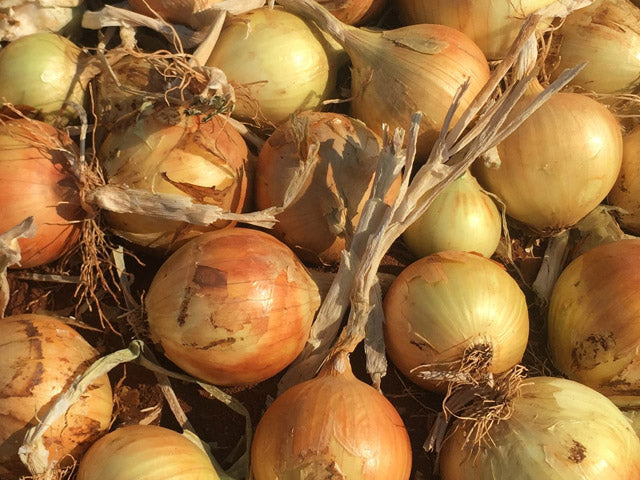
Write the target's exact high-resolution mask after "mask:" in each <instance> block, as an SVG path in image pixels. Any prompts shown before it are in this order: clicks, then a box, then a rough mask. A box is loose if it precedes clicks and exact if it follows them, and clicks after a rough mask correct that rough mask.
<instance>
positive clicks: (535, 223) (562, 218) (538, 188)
mask: <svg viewBox="0 0 640 480" xmlns="http://www.w3.org/2000/svg"><path fill="white" fill-rule="evenodd" d="M541 88H542V87H541V86H540V84H538V83H537V82H536V81H534V84H532V86H531V87H530V88H529V91H528V92H527V94H526V95H525V96H524V97H523V98H522V99H521V100H520V102H518V104H517V105H516V108H515V109H514V111H513V112H512V113H511V115H510V118H512V117H513V115H516V114H517V113H519V112H521V111H522V110H524V109H525V108H526V107H527V106H528V105H529V104H530V102H531V101H532V98H533V96H534V95H536V94H537V93H539V92H540V91H541ZM498 153H499V156H500V159H501V162H502V163H501V165H500V167H499V168H494V167H492V166H488V165H484V164H482V163H480V162H476V163H475V164H474V170H473V171H474V173H475V174H476V177H477V178H478V181H479V182H480V183H481V184H482V185H483V186H484V187H485V188H486V189H487V190H489V191H490V192H492V193H494V194H496V195H497V196H498V197H500V199H502V200H503V201H504V203H505V204H506V207H507V208H506V211H507V215H509V216H511V217H512V218H515V219H516V220H519V221H520V222H523V223H525V224H527V225H529V226H530V227H533V228H534V229H535V230H538V231H540V232H543V233H545V234H548V233H553V232H557V231H560V230H563V229H565V228H568V227H571V226H573V225H574V224H575V223H577V222H578V220H580V219H581V218H583V217H584V216H585V215H587V214H588V213H589V212H590V211H591V210H593V209H594V208H595V207H596V206H597V205H598V204H599V203H600V202H601V201H602V200H603V199H604V198H605V197H606V195H607V194H608V193H609V190H611V187H613V184H614V183H615V181H616V177H617V176H618V172H619V171H620V164H621V162H622V135H621V133H620V126H619V125H618V121H617V120H616V119H615V117H614V116H613V115H612V114H611V113H610V112H609V111H608V110H607V109H606V108H605V107H604V106H602V105H601V104H599V103H598V102H596V101H595V100H593V99H591V98H589V97H586V96H584V95H580V94H577V93H562V92H561V93H557V94H555V95H553V97H551V98H550V99H549V100H548V101H547V102H546V103H545V104H544V105H542V107H540V108H539V109H538V110H536V111H535V112H534V113H533V114H532V115H531V116H530V117H529V118H528V119H527V120H526V121H525V122H524V123H523V124H522V125H521V126H520V127H519V128H518V129H517V130H516V131H515V132H513V133H512V134H511V135H510V136H509V137H507V138H506V139H505V140H504V141H503V142H502V143H500V144H499V145H498Z"/></svg>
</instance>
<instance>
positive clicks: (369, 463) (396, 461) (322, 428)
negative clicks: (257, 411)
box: [251, 355, 412, 480]
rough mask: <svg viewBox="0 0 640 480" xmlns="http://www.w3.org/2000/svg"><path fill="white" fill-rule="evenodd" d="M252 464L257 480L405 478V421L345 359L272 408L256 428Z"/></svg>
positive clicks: (408, 456)
mask: <svg viewBox="0 0 640 480" xmlns="http://www.w3.org/2000/svg"><path fill="white" fill-rule="evenodd" d="M251 459H252V470H253V474H254V476H255V480H273V479H275V478H278V479H280V480H297V479H300V478H309V479H311V478H313V479H320V478H323V479H324V478H344V479H348V480H351V479H354V480H378V479H380V480H383V479H384V480H391V479H394V480H406V479H408V478H409V475H410V473H411V460H412V459H411V444H410V442H409V436H408V434H407V431H406V429H405V427H404V424H403V422H402V419H401V418H400V415H398V412H397V411H396V409H395V408H394V407H393V405H391V403H390V402H389V401H388V400H387V399H386V398H385V397H384V396H383V395H382V394H381V393H380V392H378V391H377V390H376V389H374V388H373V387H371V386H369V385H367V384H366V383H363V382H361V381H360V380H358V379H357V378H356V377H355V376H354V375H353V373H352V371H351V366H350V365H349V360H348V357H346V355H345V356H344V357H341V358H334V359H332V360H330V361H328V362H327V364H326V365H325V367H323V370H322V371H321V372H320V373H319V374H318V376H317V377H316V378H314V379H312V380H308V381H306V382H303V383H300V384H298V385H296V386H294V387H291V388H290V389H288V390H286V391H285V392H284V393H283V394H282V395H280V396H279V397H278V398H277V399H276V400H275V402H273V404H271V406H270V407H269V408H268V409H267V411H266V412H265V414H264V415H263V417H262V419H261V420H260V422H259V423H258V427H257V428H256V431H255V435H254V438H253V444H252V446H251ZM332 473H333V474H334V475H335V477H334V476H333V475H332ZM305 474H306V476H304V475H305Z"/></svg>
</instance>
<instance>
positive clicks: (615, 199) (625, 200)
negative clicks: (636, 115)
mask: <svg viewBox="0 0 640 480" xmlns="http://www.w3.org/2000/svg"><path fill="white" fill-rule="evenodd" d="M622 140H623V147H624V148H623V153H622V166H621V168H620V175H619V176H618V180H617V181H616V183H615V185H614V186H613V188H612V189H611V191H610V192H609V197H608V198H609V203H611V204H612V205H615V206H616V207H620V208H621V209H623V210H624V212H619V213H618V218H619V221H620V225H621V226H622V227H623V228H624V229H625V230H628V231H630V232H631V233H634V234H636V235H639V234H640V127H636V128H634V129H633V130H632V131H631V132H629V133H628V134H627V135H625V136H624V137H623V139H622Z"/></svg>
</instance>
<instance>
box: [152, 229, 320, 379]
mask: <svg viewBox="0 0 640 480" xmlns="http://www.w3.org/2000/svg"><path fill="white" fill-rule="evenodd" d="M319 306H320V295H319V293H318V287H317V285H316V284H315V283H314V281H313V280H312V279H311V277H310V276H309V273H308V272H307V271H306V269H305V267H304V266H303V265H302V263H301V262H300V261H299V260H298V259H297V258H296V257H295V255H294V254H293V252H292V251H291V250H290V249H289V248H288V247H287V246H286V245H284V244H283V243H282V242H280V241H279V240H277V239H276V238H274V237H272V236H271V235H269V234H266V233H264V232H261V231H258V230H252V229H246V228H231V229H226V230H221V231H217V232H210V233H205V234H203V235H201V236H200V237H198V238H196V239H194V240H191V241H190V242H188V243H187V244H186V245H184V246H183V247H182V248H180V249H179V250H177V251H176V252H175V253H174V254H173V255H172V256H171V257H169V259H168V260H167V261H166V262H165V263H164V264H163V265H162V266H161V267H160V269H159V270H158V273H157V274H156V276H155V277H154V279H153V281H152V283H151V287H150V288H149V291H148V294H147V297H146V311H147V316H148V321H149V326H150V329H151V334H152V336H153V338H154V340H155V341H156V342H157V343H159V344H160V345H161V346H162V348H163V349H164V352H165V354H166V356H167V357H168V358H169V359H171V360H172V361H173V362H174V363H175V364H176V365H178V366H179V367H180V368H182V369H183V370H184V371H186V372H187V373H189V374H191V375H193V376H195V377H197V378H199V379H202V380H204V381H206V382H209V383H213V384H217V385H247V384H254V383H257V382H260V381H262V380H265V379H267V378H269V377H271V376H273V375H275V374H276V373H278V372H280V371H281V370H283V369H284V368H285V367H286V366H287V365H289V364H290V363H291V362H292V361H293V360H294V359H295V358H296V357H297V356H298V354H299V353H300V352H301V351H302V348H303V347H304V344H305V342H306V341H307V338H308V336H309V330H310V328H311V323H312V321H313V318H314V316H315V313H316V311H317V309H318V307H319Z"/></svg>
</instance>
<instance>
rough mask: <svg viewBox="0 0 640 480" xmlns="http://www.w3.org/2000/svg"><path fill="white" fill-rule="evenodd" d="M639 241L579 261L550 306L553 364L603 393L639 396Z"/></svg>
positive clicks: (567, 271)
mask: <svg viewBox="0 0 640 480" xmlns="http://www.w3.org/2000/svg"><path fill="white" fill-rule="evenodd" d="M639 264H640V240H635V239H634V240H619V241H616V242H611V243H607V244H604V245H601V246H599V247H596V248H593V249H591V250H589V251H588V252H586V253H584V254H583V255H581V256H579V257H578V258H576V259H575V260H574V261H573V262H571V264H569V266H568V267H567V268H565V270H564V271H563V272H562V274H561V275H560V277H559V278H558V280H557V282H556V284H555V286H554V288H553V293H552V295H551V301H550V304H549V321H548V325H549V327H548V328H549V349H550V351H551V359H552V360H553V364H554V365H555V366H556V367H557V368H558V369H559V370H560V371H561V372H562V373H564V374H565V375H567V376H568V377H569V378H571V379H573V380H577V381H579V382H582V383H584V384H586V385H589V386H590V387H593V388H595V389H596V390H599V391H601V392H603V393H607V394H609V393H623V392H626V393H633V394H634V395H637V394H639V393H640V368H639V365H640V353H639V352H640V328H638V321H637V319H638V316H639V315H640V302H639V301H638V291H639V290H640V270H639V269H638V265H639Z"/></svg>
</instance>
